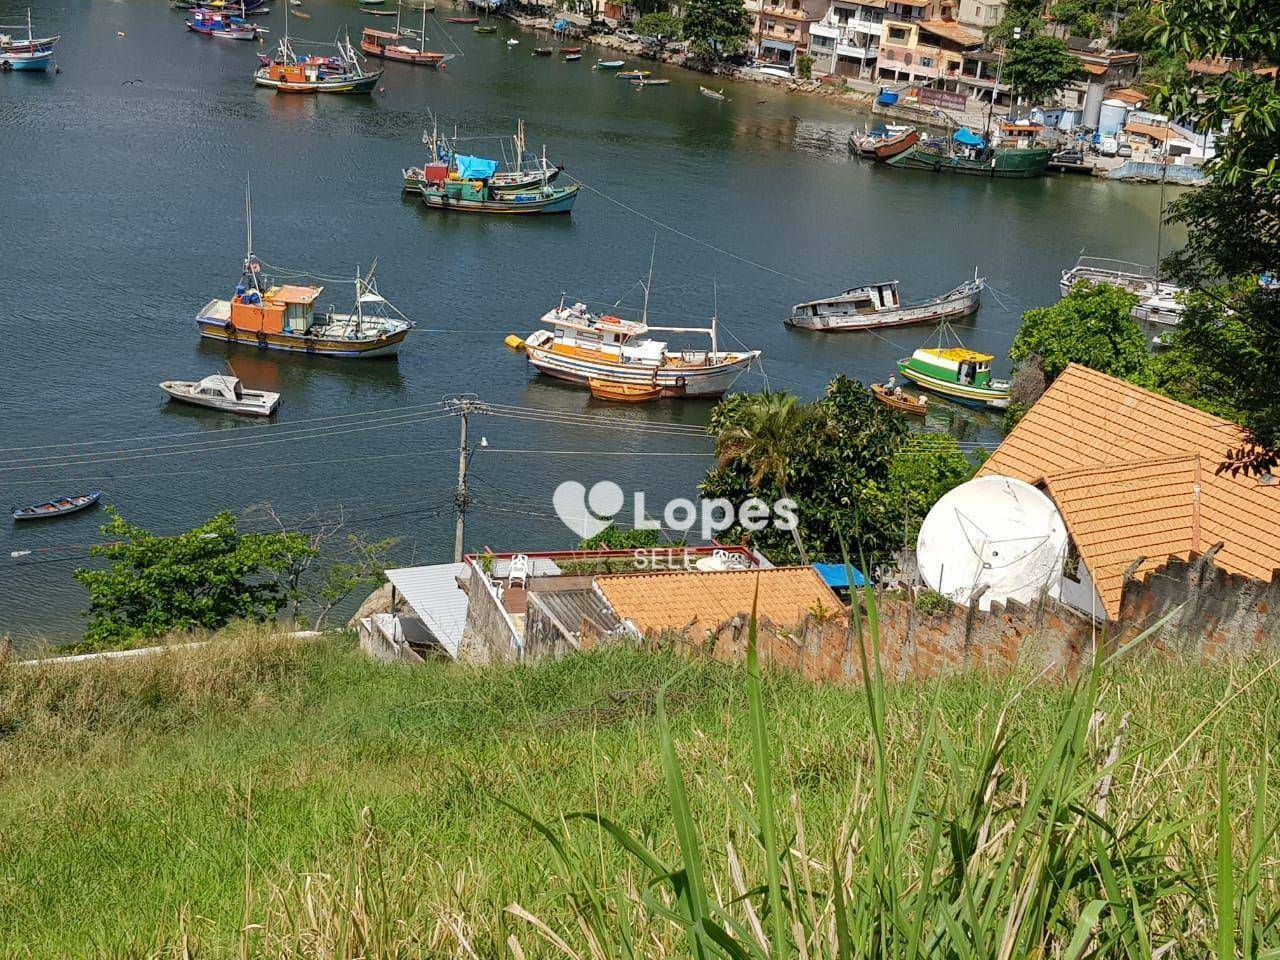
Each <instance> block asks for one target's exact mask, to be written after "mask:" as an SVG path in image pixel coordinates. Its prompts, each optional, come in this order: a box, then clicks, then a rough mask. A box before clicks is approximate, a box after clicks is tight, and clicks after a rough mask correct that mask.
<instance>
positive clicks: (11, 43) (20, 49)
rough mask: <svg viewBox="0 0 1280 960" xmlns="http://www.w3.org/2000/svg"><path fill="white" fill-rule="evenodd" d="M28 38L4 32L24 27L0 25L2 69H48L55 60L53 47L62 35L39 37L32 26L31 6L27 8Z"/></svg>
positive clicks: (0, 59)
mask: <svg viewBox="0 0 1280 960" xmlns="http://www.w3.org/2000/svg"><path fill="white" fill-rule="evenodd" d="M26 27H27V38H26V39H25V40H21V39H18V38H17V37H14V36H12V35H11V34H9V33H7V32H4V31H9V30H21V29H22V27H21V26H20V25H19V26H13V27H7V26H0V70H5V71H8V70H48V69H49V65H50V64H51V63H52V62H53V47H54V44H56V43H57V42H58V40H59V39H60V37H57V36H53V37H37V36H36V35H35V32H34V30H32V27H31V8H30V7H28V8H27V24H26Z"/></svg>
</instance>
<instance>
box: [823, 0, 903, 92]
mask: <svg viewBox="0 0 1280 960" xmlns="http://www.w3.org/2000/svg"><path fill="white" fill-rule="evenodd" d="M886 4H887V0H832V3H831V6H830V7H829V8H827V13H826V16H824V17H823V18H822V19H821V20H820V21H819V22H817V23H814V24H811V25H810V26H809V55H810V56H812V57H813V72H814V73H815V74H827V75H834V76H838V77H874V76H875V70H876V57H877V56H879V54H880V33H881V24H883V23H884V9H885V6H886Z"/></svg>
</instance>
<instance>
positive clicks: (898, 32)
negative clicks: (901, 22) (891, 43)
mask: <svg viewBox="0 0 1280 960" xmlns="http://www.w3.org/2000/svg"><path fill="white" fill-rule="evenodd" d="M889 39H890V40H905V39H907V31H906V30H904V29H903V28H902V27H890V28H889Z"/></svg>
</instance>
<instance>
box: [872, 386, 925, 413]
mask: <svg viewBox="0 0 1280 960" xmlns="http://www.w3.org/2000/svg"><path fill="white" fill-rule="evenodd" d="M871 395H872V396H873V397H875V398H876V399H877V400H879V401H880V402H881V403H882V404H884V405H885V406H886V407H888V408H889V409H890V410H897V411H898V412H899V413H905V414H909V415H910V416H913V417H923V416H924V415H925V414H926V413H928V412H929V398H928V397H926V396H924V395H923V394H921V395H920V396H917V397H913V396H911V394H909V393H904V392H903V390H902V388H901V387H899V386H895V385H894V383H893V381H892V379H890V381H889V383H873V384H872V385H871Z"/></svg>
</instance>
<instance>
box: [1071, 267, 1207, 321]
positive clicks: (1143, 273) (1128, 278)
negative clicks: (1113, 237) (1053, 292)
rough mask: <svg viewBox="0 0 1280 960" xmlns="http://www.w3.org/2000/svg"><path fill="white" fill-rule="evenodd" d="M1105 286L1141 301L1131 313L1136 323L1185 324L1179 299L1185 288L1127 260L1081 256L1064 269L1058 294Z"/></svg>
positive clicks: (1148, 268) (1152, 270) (1149, 268)
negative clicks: (1085, 285)
mask: <svg viewBox="0 0 1280 960" xmlns="http://www.w3.org/2000/svg"><path fill="white" fill-rule="evenodd" d="M1082 281H1083V282H1086V283H1103V284H1106V285H1107V286H1110V287H1118V288H1120V289H1121V290H1124V291H1127V292H1128V293H1132V294H1133V295H1134V296H1135V297H1137V298H1138V303H1137V305H1136V306H1135V307H1134V308H1133V310H1132V311H1130V313H1131V315H1132V316H1133V318H1134V319H1135V320H1148V321H1150V322H1152V323H1163V324H1168V325H1170V326H1173V325H1176V324H1178V323H1180V322H1181V321H1182V312H1183V306H1182V304H1181V303H1180V302H1179V300H1178V294H1180V293H1182V292H1183V291H1182V288H1181V287H1179V286H1178V285H1176V284H1173V283H1166V282H1164V281H1162V280H1161V279H1160V276H1159V274H1158V273H1157V272H1156V271H1155V270H1154V269H1152V268H1151V267H1148V266H1146V265H1145V264H1141V263H1130V262H1129V261H1128V260H1109V259H1106V258H1104V257H1081V258H1080V259H1079V260H1077V261H1076V265H1075V266H1074V267H1072V268H1071V269H1070V270H1063V271H1062V277H1061V279H1060V280H1059V281H1058V292H1059V293H1061V294H1062V296H1064V297H1065V296H1066V295H1067V294H1069V293H1070V292H1071V291H1072V289H1073V288H1074V287H1075V285H1076V284H1077V283H1080V282H1082Z"/></svg>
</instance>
